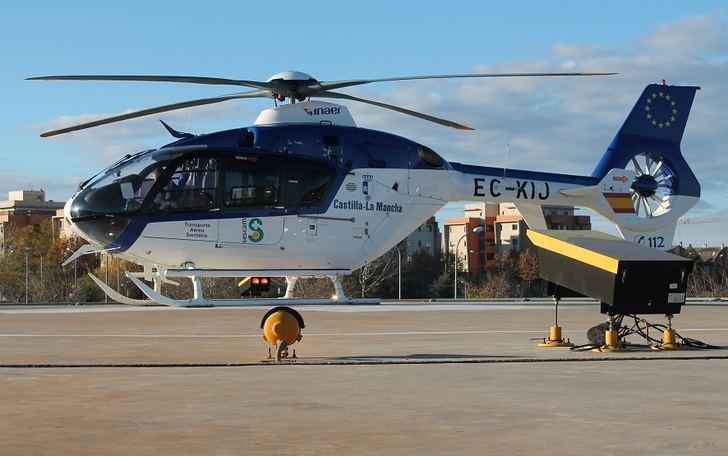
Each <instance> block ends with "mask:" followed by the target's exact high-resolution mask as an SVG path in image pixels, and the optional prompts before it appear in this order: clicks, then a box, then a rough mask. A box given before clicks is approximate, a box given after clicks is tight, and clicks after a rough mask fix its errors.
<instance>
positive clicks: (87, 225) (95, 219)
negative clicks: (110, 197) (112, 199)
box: [63, 191, 129, 246]
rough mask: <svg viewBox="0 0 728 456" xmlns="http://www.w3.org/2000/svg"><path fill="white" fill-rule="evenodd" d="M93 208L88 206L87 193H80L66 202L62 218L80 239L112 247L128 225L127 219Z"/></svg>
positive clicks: (99, 208) (90, 205)
mask: <svg viewBox="0 0 728 456" xmlns="http://www.w3.org/2000/svg"><path fill="white" fill-rule="evenodd" d="M94 206H95V204H90V200H89V192H85V191H82V192H80V193H78V194H77V195H75V196H74V197H72V198H70V199H69V200H68V201H66V205H65V206H64V211H63V212H64V217H65V219H66V221H67V222H68V224H69V225H70V227H71V229H72V230H73V231H74V232H75V233H76V234H78V235H79V236H81V237H82V238H84V239H86V240H88V241H90V242H93V243H95V244H99V245H101V246H109V245H112V244H114V241H115V240H116V239H117V238H118V237H119V235H120V234H121V232H122V231H123V229H124V228H125V227H126V225H127V224H128V223H129V217H126V216H124V215H120V214H110V213H107V212H106V211H104V210H103V208H101V207H94Z"/></svg>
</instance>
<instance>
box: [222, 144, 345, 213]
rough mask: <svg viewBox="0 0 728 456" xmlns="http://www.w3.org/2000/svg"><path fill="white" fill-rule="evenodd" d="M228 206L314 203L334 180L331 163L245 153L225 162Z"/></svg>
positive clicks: (279, 205) (287, 206) (226, 200)
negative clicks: (328, 164)
mask: <svg viewBox="0 0 728 456" xmlns="http://www.w3.org/2000/svg"><path fill="white" fill-rule="evenodd" d="M223 174H224V176H225V182H224V189H225V191H224V197H223V201H224V203H223V204H224V207H226V208H238V207H256V206H257V207H281V208H282V207H285V208H289V209H291V208H298V207H302V206H304V207H312V206H316V205H318V204H320V203H321V201H323V199H324V197H325V196H326V191H327V190H328V188H329V187H330V185H331V183H332V182H333V181H334V172H333V169H332V168H331V167H330V166H327V165H324V164H322V163H318V162H310V161H307V160H298V159H294V158H279V157H256V156H243V157H235V158H231V159H229V160H228V161H227V162H226V164H225V171H224V173H223Z"/></svg>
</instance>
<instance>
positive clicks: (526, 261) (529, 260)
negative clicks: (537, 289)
mask: <svg viewBox="0 0 728 456" xmlns="http://www.w3.org/2000/svg"><path fill="white" fill-rule="evenodd" d="M518 277H520V278H521V280H523V281H524V282H525V285H526V287H525V288H526V290H525V292H526V293H525V294H526V295H527V296H528V295H530V294H531V291H532V287H533V282H535V281H536V280H538V279H539V274H538V257H537V256H536V255H535V254H534V253H533V252H532V251H531V249H526V250H524V251H523V252H521V254H520V255H518Z"/></svg>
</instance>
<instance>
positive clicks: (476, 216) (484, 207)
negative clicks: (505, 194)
mask: <svg viewBox="0 0 728 456" xmlns="http://www.w3.org/2000/svg"><path fill="white" fill-rule="evenodd" d="M497 214H498V205H496V204H492V203H472V204H466V205H465V214H464V215H465V216H464V217H453V218H448V219H446V220H445V223H444V227H443V238H444V244H445V248H447V249H448V250H449V251H450V252H451V253H452V254H456V253H457V256H458V258H460V259H461V260H462V267H463V271H465V272H467V273H468V274H469V275H470V276H471V277H472V278H475V279H477V278H480V277H482V275H483V274H484V273H485V269H486V268H489V267H492V266H493V264H494V259H495V252H496V246H495V244H496V242H495V232H494V227H495V225H494V222H495V219H496V216H497ZM479 226H480V227H483V231H482V232H480V233H475V232H474V231H473V230H475V229H476V228H477V227H479Z"/></svg>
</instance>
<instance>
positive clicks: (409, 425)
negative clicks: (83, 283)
mask: <svg viewBox="0 0 728 456" xmlns="http://www.w3.org/2000/svg"><path fill="white" fill-rule="evenodd" d="M559 310H560V312H559V323H560V325H561V326H562V327H563V328H564V330H563V331H564V336H565V337H570V338H571V339H572V341H574V342H576V343H577V344H580V343H586V342H587V341H586V336H585V334H586V331H587V329H588V328H590V327H591V326H593V325H595V324H596V323H600V322H601V321H602V320H603V317H602V316H601V315H600V314H599V310H598V305H596V304H593V303H589V304H583V303H582V304H580V303H578V302H577V303H571V304H567V305H562V306H560V309H559ZM299 311H300V312H301V313H302V315H303V317H304V319H305V321H306V328H305V329H304V331H303V334H304V339H303V341H302V342H301V343H300V344H297V345H295V346H294V347H295V348H296V351H297V355H298V356H299V359H298V361H297V363H296V364H294V365H279V366H276V365H267V364H260V360H261V359H263V358H264V357H265V355H266V354H267V345H266V344H265V343H264V342H263V340H262V338H261V335H260V331H259V329H258V326H259V324H260V318H261V317H262V315H263V313H264V309H262V308H246V309H169V308H131V307H121V306H93V307H65V306H34V307H30V308H28V307H17V306H2V307H0V365H1V366H2V367H0V385H2V387H1V388H0V409H2V414H1V415H0V417H1V420H2V422H1V423H0V454H3V455H4V454H332V455H333V454H491V453H496V452H498V453H500V454H535V453H545V454H597V453H599V454H636V453H639V454H725V453H726V452H728V437H727V436H726V435H725V432H724V430H725V428H726V425H728V395H727V394H726V391H728V350H725V351H724V350H706V351H674V352H665V351H660V352H654V351H649V350H639V351H634V352H628V353H596V354H594V353H590V352H571V351H569V350H568V349H561V348H556V349H538V348H536V342H537V341H535V340H532V339H534V338H539V337H543V336H545V335H547V334H548V326H549V325H551V324H552V322H553V308H552V307H551V306H550V305H548V304H545V303H524V304H512V303H511V304H509V303H496V304H485V305H483V304H472V303H468V304H458V305H453V304H448V305H439V304H424V303H420V304H413V303H408V304H405V305H381V306H362V307H312V306H308V307H300V308H299ZM649 320H651V321H653V322H658V323H662V322H663V319H662V318H661V317H659V316H651V317H649ZM675 327H676V329H677V330H678V332H679V333H680V334H681V335H683V336H688V337H693V338H696V339H700V340H702V341H704V342H707V343H711V344H714V345H718V346H723V347H728V307H725V306H724V305H722V304H712V303H705V304H700V305H698V304H692V305H689V306H686V307H684V308H683V312H682V314H681V315H679V316H677V317H676V319H675ZM633 341H634V342H640V341H639V340H638V339H634V340H633ZM33 366H45V367H33ZM84 366H90V367H84Z"/></svg>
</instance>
